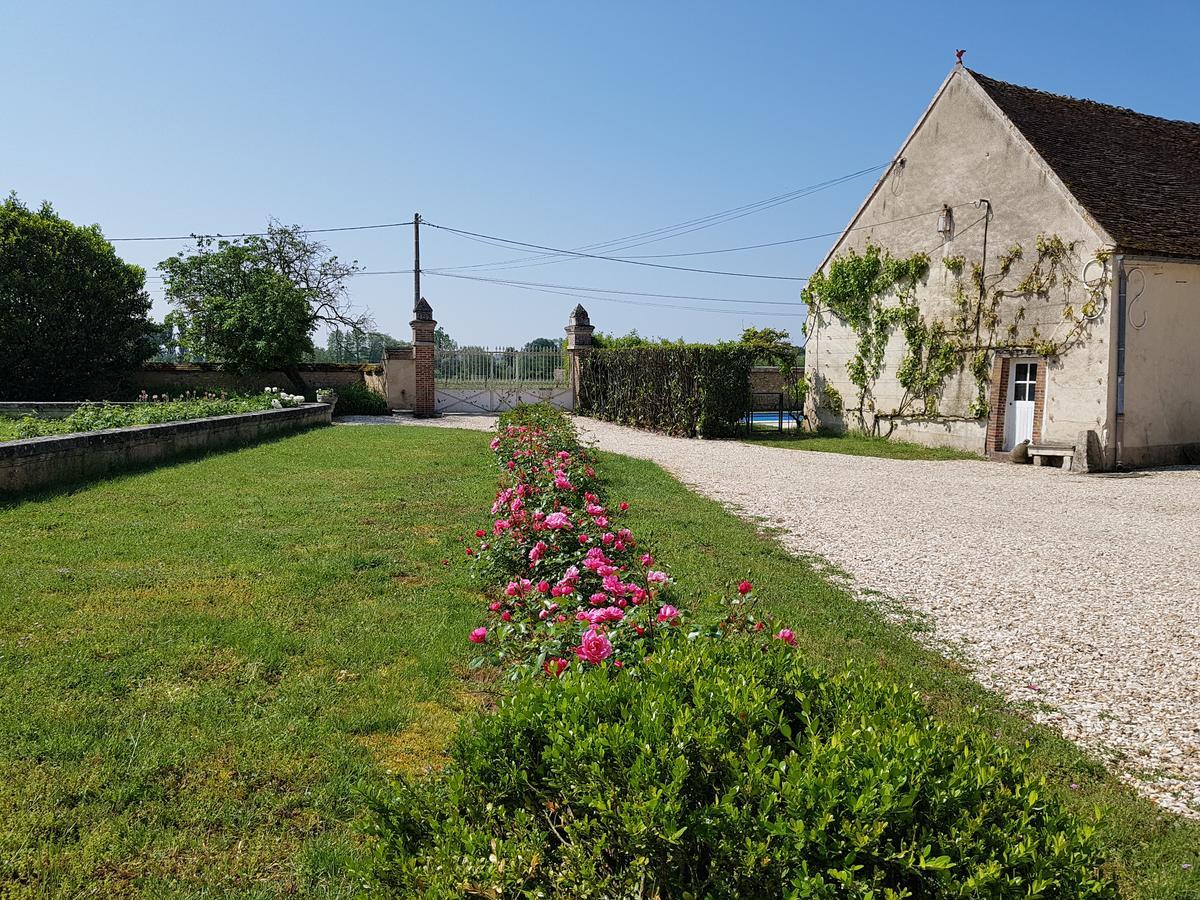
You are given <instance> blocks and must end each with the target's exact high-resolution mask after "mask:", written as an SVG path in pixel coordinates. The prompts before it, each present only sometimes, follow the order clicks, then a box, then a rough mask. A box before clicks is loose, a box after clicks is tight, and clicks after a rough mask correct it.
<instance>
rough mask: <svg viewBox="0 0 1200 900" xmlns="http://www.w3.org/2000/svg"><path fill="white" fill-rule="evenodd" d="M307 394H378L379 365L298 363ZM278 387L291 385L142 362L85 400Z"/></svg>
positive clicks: (267, 375)
mask: <svg viewBox="0 0 1200 900" xmlns="http://www.w3.org/2000/svg"><path fill="white" fill-rule="evenodd" d="M296 370H297V371H298V372H299V373H300V377H301V378H303V379H304V383H305V384H306V385H308V389H309V390H310V391H314V390H316V389H317V388H324V387H327V388H333V389H334V390H335V391H336V390H337V389H338V388H340V387H345V386H346V385H348V384H363V383H365V384H366V385H367V387H369V388H371V389H372V390H375V391H376V392H378V393H380V394H382V393H384V386H383V366H382V365H380V364H378V363H361V364H359V363H302V364H301V365H298V366H297V367H296ZM269 387H278V388H283V389H284V390H285V391H288V392H289V393H290V392H292V391H295V389H296V388H295V385H293V384H292V381H291V379H290V378H288V377H287V375H286V374H285V373H283V372H254V373H252V374H248V375H243V374H239V373H237V372H230V371H227V370H225V369H224V368H222V367H221V366H219V365H216V364H214V363H146V364H145V365H143V366H142V367H141V368H139V369H138V370H136V371H134V372H131V373H129V374H128V375H126V376H125V377H124V378H122V379H121V381H120V383H116V384H96V385H93V386H92V387H91V388H90V389H89V391H88V393H89V396H88V397H86V398H83V397H81V398H79V399H88V400H105V399H111V400H133V399H135V398H136V397H137V395H138V392H139V391H145V392H146V393H148V394H162V393H170V394H172V395H174V394H179V393H183V392H184V391H199V392H201V393H203V392H204V391H214V392H219V391H227V392H228V393H230V394H257V393H259V392H260V391H262V390H263V388H269Z"/></svg>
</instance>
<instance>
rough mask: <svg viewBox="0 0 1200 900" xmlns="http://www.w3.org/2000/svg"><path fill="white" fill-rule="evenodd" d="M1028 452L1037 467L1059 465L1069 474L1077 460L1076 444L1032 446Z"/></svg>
mask: <svg viewBox="0 0 1200 900" xmlns="http://www.w3.org/2000/svg"><path fill="white" fill-rule="evenodd" d="M1028 452H1029V458H1030V459H1032V460H1033V464H1034V465H1035V466H1045V465H1052V466H1053V465H1057V466H1061V467H1062V468H1063V470H1064V471H1067V472H1069V471H1071V464H1072V462H1073V461H1074V459H1075V445H1074V444H1030V445H1029V450H1028Z"/></svg>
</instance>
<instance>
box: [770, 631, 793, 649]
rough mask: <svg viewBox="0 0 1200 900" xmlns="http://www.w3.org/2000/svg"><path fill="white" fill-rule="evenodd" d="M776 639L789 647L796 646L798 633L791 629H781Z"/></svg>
mask: <svg viewBox="0 0 1200 900" xmlns="http://www.w3.org/2000/svg"><path fill="white" fill-rule="evenodd" d="M775 639H776V640H779V641H783V642H784V643H785V644H787V645H788V646H789V647H795V646H796V632H794V631H792V629H790V628H780V629H779V633H778V634H777V635H775Z"/></svg>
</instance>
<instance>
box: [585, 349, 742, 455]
mask: <svg viewBox="0 0 1200 900" xmlns="http://www.w3.org/2000/svg"><path fill="white" fill-rule="evenodd" d="M753 366H754V351H753V350H752V349H750V348H747V347H743V346H724V345H722V346H707V345H688V346H681V347H636V348H629V349H612V350H603V349H601V350H594V351H592V352H591V353H590V354H588V355H587V356H585V357H584V358H583V359H582V360H581V366H580V382H579V405H578V411H579V412H581V413H583V414H584V415H589V416H595V417H596V418H597V419H604V420H606V421H609V422H616V423H617V424H618V425H631V426H633V427H634V428H649V429H652V430H654V431H663V432H666V433H667V434H673V435H679V436H683V437H697V436H700V437H726V436H729V435H731V434H734V433H735V432H736V431H737V422H738V420H739V419H740V418H741V417H742V416H743V415H745V413H746V410H748V409H749V408H750V397H751V393H750V370H751V369H752V368H753Z"/></svg>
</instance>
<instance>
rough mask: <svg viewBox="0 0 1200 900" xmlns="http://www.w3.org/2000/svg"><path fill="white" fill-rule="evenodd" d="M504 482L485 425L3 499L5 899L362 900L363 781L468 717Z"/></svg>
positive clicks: (423, 756)
mask: <svg viewBox="0 0 1200 900" xmlns="http://www.w3.org/2000/svg"><path fill="white" fill-rule="evenodd" d="M494 484H495V475H494V469H493V467H492V463H491V459H490V455H489V454H488V452H487V437H486V436H484V435H481V434H467V433H462V432H450V431H441V430H434V429H425V428H422V429H399V428H372V429H368V428H325V429H320V430H317V431H312V432H309V433H307V434H304V435H301V436H297V437H292V438H288V439H285V440H280V441H277V442H273V443H269V444H263V445H260V446H257V447H254V448H251V449H247V450H242V451H240V452H237V453H230V454H224V455H219V456H213V457H209V458H207V459H204V460H200V461H197V462H190V463H184V464H181V465H175V466H169V467H165V468H161V469H157V470H154V471H150V472H146V473H142V474H136V475H131V476H125V477H121V478H116V479H113V480H111V481H107V482H104V483H100V484H97V485H95V486H92V487H89V488H87V489H85V490H82V491H79V492H77V493H74V494H70V495H60V496H55V497H50V498H48V499H35V500H32V501H29V502H26V503H23V504H20V505H15V506H14V505H11V504H10V505H8V506H0V535H3V540H0V572H3V573H4V577H3V579H2V581H0V696H2V697H3V698H4V702H3V703H0V734H3V735H4V736H5V740H4V741H0V896H7V894H6V890H5V888H6V886H8V887H14V886H16V887H17V888H18V890H19V889H20V888H21V886H23V887H24V888H25V889H26V890H27V891H28V893H29V894H31V895H32V894H37V895H42V894H43V893H45V894H53V895H57V896H63V897H68V896H69V897H75V896H105V897H107V896H112V895H120V894H122V893H133V892H135V889H136V892H138V893H142V894H144V895H146V896H160V895H163V894H171V895H184V896H195V897H199V896H206V897H208V896H227V895H228V896H261V897H274V896H278V895H280V894H282V893H286V892H290V891H293V890H298V891H301V892H302V893H306V894H310V895H319V896H325V897H333V896H348V895H350V894H352V893H354V887H355V883H354V881H353V880H352V879H351V877H350V876H349V875H348V874H347V866H348V864H349V863H350V862H351V861H352V859H353V858H354V855H355V852H356V845H357V842H356V839H355V836H354V835H355V833H354V831H353V829H352V828H351V827H350V826H349V824H348V823H350V821H351V820H352V819H353V818H354V817H355V816H356V815H357V814H358V810H359V802H358V799H357V798H356V796H355V795H354V790H353V789H354V786H355V785H356V784H357V783H359V782H360V781H361V780H363V779H373V778H379V777H381V774H382V772H383V770H384V768H385V767H387V766H391V767H412V766H423V765H425V764H426V763H429V762H431V761H434V760H435V758H436V750H437V748H439V747H440V746H441V744H442V743H443V741H444V740H445V738H446V736H447V735H448V734H449V733H450V731H451V730H452V728H453V725H454V721H455V718H456V716H457V715H458V714H459V713H460V712H461V711H462V710H464V709H467V708H474V707H475V706H476V705H477V702H478V701H477V700H476V699H474V698H473V697H472V687H471V685H469V684H467V683H465V682H464V681H462V680H461V679H460V678H459V677H458V674H457V673H458V671H459V669H461V666H462V663H463V662H464V661H465V660H466V659H467V658H468V657H469V656H470V651H469V646H470V645H469V644H468V643H467V642H466V640H465V634H466V629H467V627H468V623H471V622H473V620H474V619H475V618H476V616H477V615H478V609H479V601H478V597H477V595H476V594H475V591H474V589H473V586H472V583H471V579H470V577H469V573H468V571H467V569H466V567H465V566H463V565H460V564H459V556H460V555H461V554H462V549H461V546H460V544H459V543H458V539H459V537H460V535H461V533H462V530H463V528H464V527H465V525H466V524H467V523H470V522H474V521H477V520H478V519H479V517H480V513H481V511H482V512H484V513H486V509H487V505H488V504H489V503H490V500H491V496H492V489H493V486H494ZM443 559H450V560H451V561H452V564H451V565H449V566H443V565H442V560H443Z"/></svg>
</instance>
